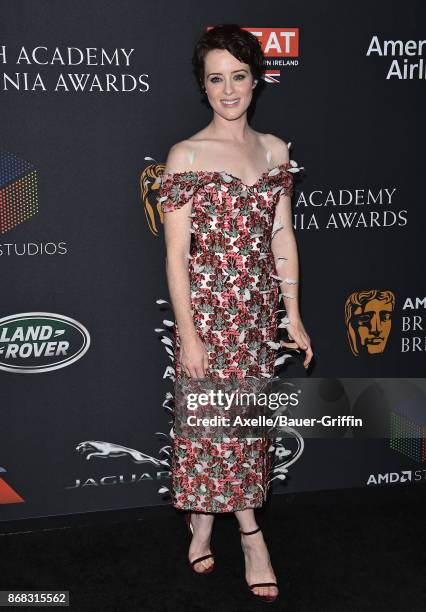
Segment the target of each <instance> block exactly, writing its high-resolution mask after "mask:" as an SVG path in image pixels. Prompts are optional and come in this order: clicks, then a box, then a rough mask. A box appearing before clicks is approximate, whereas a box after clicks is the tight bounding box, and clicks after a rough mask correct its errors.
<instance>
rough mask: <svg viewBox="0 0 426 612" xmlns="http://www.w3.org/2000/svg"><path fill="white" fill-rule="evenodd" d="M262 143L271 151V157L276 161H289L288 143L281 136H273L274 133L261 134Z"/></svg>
mask: <svg viewBox="0 0 426 612" xmlns="http://www.w3.org/2000/svg"><path fill="white" fill-rule="evenodd" d="M262 136H263V139H264V145H265V147H266V148H267V149H269V150H270V151H272V158H273V159H274V160H275V161H276V162H277V163H280V164H282V163H284V162H286V161H289V159H290V155H289V148H288V144H287V142H286V141H285V140H283V139H282V138H279V137H278V136H275V135H274V134H263V135H262Z"/></svg>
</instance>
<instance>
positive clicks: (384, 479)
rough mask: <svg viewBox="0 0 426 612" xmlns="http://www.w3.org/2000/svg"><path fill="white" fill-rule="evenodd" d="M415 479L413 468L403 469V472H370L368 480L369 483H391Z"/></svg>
mask: <svg viewBox="0 0 426 612" xmlns="http://www.w3.org/2000/svg"><path fill="white" fill-rule="evenodd" d="M412 481H413V472H412V471H411V470H401V472H387V473H385V474H370V476H369V477H368V480H367V485H371V484H375V485H380V484H383V483H386V484H391V483H395V482H399V483H404V482H412Z"/></svg>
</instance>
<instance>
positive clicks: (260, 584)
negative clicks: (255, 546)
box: [240, 527, 278, 603]
mask: <svg viewBox="0 0 426 612" xmlns="http://www.w3.org/2000/svg"><path fill="white" fill-rule="evenodd" d="M258 531H261V529H260V527H258V528H257V529H253V531H242V530H241V529H240V532H241V533H242V534H243V535H253V534H254V533H257V532H258ZM268 586H274V587H277V589H278V584H277V583H276V582H256V583H255V584H249V585H248V588H249V589H250V592H251V593H252V594H253V595H254V596H255V597H258V598H260V599H261V600H262V601H266V602H268V603H272V602H273V601H275V600H276V598H277V597H278V593H277V594H276V595H258V594H257V593H254V592H253V589H254V588H255V587H268Z"/></svg>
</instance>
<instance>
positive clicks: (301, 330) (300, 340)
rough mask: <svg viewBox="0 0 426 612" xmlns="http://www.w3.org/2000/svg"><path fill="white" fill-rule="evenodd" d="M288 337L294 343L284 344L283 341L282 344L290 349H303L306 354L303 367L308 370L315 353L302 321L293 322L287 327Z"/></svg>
mask: <svg viewBox="0 0 426 612" xmlns="http://www.w3.org/2000/svg"><path fill="white" fill-rule="evenodd" d="M286 329H287V331H288V337H289V339H290V340H293V342H284V341H282V340H281V344H283V345H284V346H287V347H288V348H297V347H298V348H301V349H302V350H303V351H305V353H306V357H305V360H304V362H303V366H304V367H305V368H307V367H308V366H309V363H310V361H311V359H312V356H313V352H312V348H311V339H310V338H309V336H308V334H307V332H306V329H305V327H304V325H303V323H302V321H301V319H295V320H292V321H291V323H289V324H288V325H287V328H286Z"/></svg>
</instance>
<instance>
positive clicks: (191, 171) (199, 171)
mask: <svg viewBox="0 0 426 612" xmlns="http://www.w3.org/2000/svg"><path fill="white" fill-rule="evenodd" d="M291 165H292V164H291V161H287V162H283V163H282V164H278V165H276V166H273V167H272V168H267V169H266V170H264V171H263V172H262V174H261V175H260V176H259V178H258V179H257V180H256V181H255V182H254V183H253V184H252V185H247V183H244V182H243V181H242V180H241V179H240V178H239V177H238V176H235V175H234V174H232V173H231V172H227V170H182V171H180V172H163V173H162V176H171V177H175V176H176V177H179V176H184V175H188V174H192V175H199V174H211V175H212V176H213V175H217V174H225V175H227V176H229V177H231V179H232V180H234V181H237V182H238V183H241V185H243V186H244V187H246V188H247V189H252V188H253V187H256V185H258V184H259V183H260V182H261V181H262V179H263V177H264V176H265V175H269V174H270V173H271V172H272V171H273V170H278V171H279V170H280V169H281V168H285V167H286V166H291ZM273 176H275V174H274V175H273Z"/></svg>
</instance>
